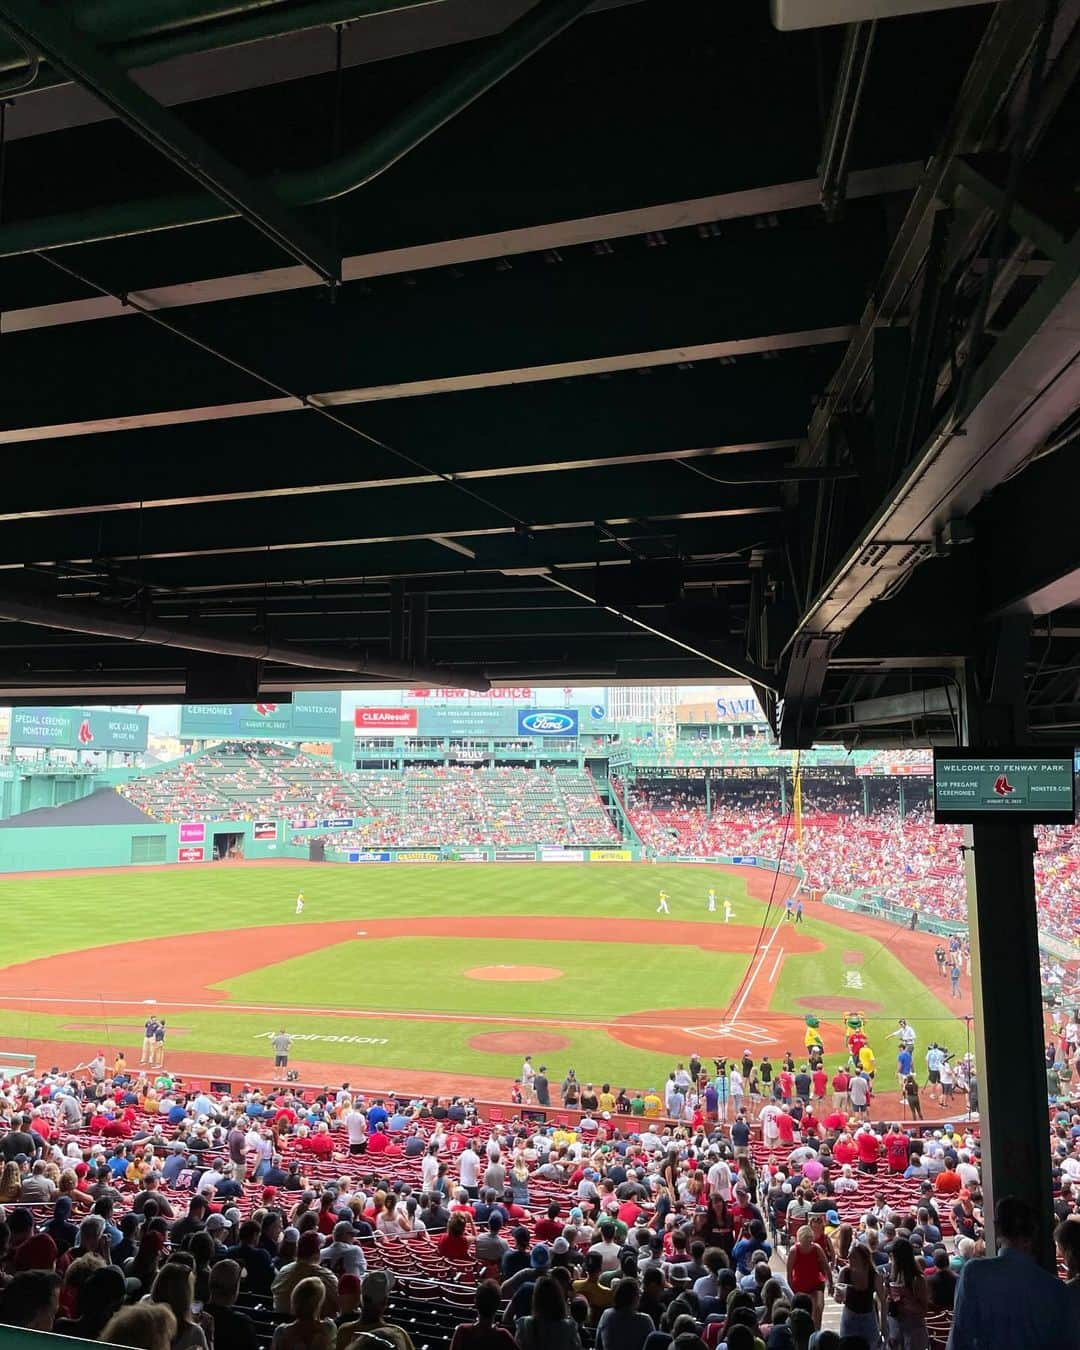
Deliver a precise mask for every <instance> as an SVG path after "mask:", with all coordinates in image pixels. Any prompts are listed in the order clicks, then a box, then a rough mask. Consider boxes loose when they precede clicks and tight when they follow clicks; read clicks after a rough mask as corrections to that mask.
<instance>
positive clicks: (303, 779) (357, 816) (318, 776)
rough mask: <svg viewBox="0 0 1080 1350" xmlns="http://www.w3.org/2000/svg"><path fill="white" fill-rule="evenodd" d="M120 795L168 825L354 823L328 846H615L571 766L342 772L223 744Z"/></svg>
mask: <svg viewBox="0 0 1080 1350" xmlns="http://www.w3.org/2000/svg"><path fill="white" fill-rule="evenodd" d="M119 791H120V792H121V794H122V795H123V796H124V797H125V798H127V800H129V801H130V802H132V803H133V804H134V805H136V806H138V807H139V808H140V809H141V810H143V811H145V812H147V814H149V815H150V816H152V817H153V818H155V819H157V820H161V821H167V822H175V821H187V820H208V821H209V820H220V821H229V820H248V819H252V818H255V817H259V816H268V817H273V818H284V819H285V820H286V821H287V822H289V823H292V824H294V825H295V824H297V823H298V822H300V821H307V820H316V819H318V818H320V817H322V818H325V817H337V816H344V817H348V818H350V819H352V820H353V822H354V824H353V825H352V827H350V828H348V829H343V830H335V831H332V832H330V833H328V834H326V839H327V845H328V847H329V848H331V849H348V848H373V847H380V848H384V847H388V846H399V847H405V848H410V847H437V846H439V845H443V844H446V845H476V844H496V845H504V844H505V845H514V844H522V845H525V844H537V843H551V844H580V845H585V846H587V845H591V844H611V843H617V842H618V840H619V832H618V830H617V829H616V828H615V825H614V824H613V822H612V820H611V818H610V817H609V815H608V813H607V810H606V809H605V807H604V804H603V803H602V802H601V800H600V798H599V796H598V795H597V792H596V788H595V785H594V784H593V782H592V779H591V778H590V777H589V775H588V774H587V773H584V772H581V771H580V770H574V769H559V770H555V771H550V770H546V769H523V768H510V767H503V768H494V769H488V768H483V769H471V768H448V767H447V768H416V769H410V770H407V771H405V772H403V773H397V772H395V773H390V772H388V771H385V770H372V769H366V770H357V771H348V770H343V769H341V768H340V767H339V766H337V765H336V764H332V763H331V762H330V761H328V760H319V759H316V758H314V757H313V756H310V755H306V754H304V753H302V752H300V751H292V750H286V749H283V748H281V747H278V746H274V745H267V746H262V745H252V746H236V745H222V746H216V747H214V748H213V749H211V750H207V751H204V752H203V753H202V754H199V755H193V756H191V757H190V758H188V759H185V760H182V761H180V762H179V763H176V764H172V765H169V766H167V767H165V768H163V769H161V770H160V771H158V772H157V773H151V774H145V775H142V776H140V777H138V778H132V779H129V780H128V781H127V782H125V783H123V784H122V785H121V787H120V788H119ZM324 833H325V832H324Z"/></svg>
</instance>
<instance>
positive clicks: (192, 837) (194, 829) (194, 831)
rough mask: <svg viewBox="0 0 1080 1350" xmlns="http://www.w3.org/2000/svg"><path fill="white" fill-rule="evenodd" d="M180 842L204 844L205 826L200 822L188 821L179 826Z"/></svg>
mask: <svg viewBox="0 0 1080 1350" xmlns="http://www.w3.org/2000/svg"><path fill="white" fill-rule="evenodd" d="M180 842H181V843H182V844H204V843H205V842H206V826H205V825H204V824H203V822H202V821H201V820H188V821H185V822H184V823H183V824H182V825H181V826H180Z"/></svg>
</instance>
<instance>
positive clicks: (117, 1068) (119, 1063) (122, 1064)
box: [112, 1050, 127, 1078]
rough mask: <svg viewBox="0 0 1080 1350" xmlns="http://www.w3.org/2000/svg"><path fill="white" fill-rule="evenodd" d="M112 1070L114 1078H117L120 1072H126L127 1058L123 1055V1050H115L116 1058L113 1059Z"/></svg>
mask: <svg viewBox="0 0 1080 1350" xmlns="http://www.w3.org/2000/svg"><path fill="white" fill-rule="evenodd" d="M112 1071H113V1077H114V1078H119V1077H120V1075H121V1074H122V1073H127V1059H126V1058H125V1056H124V1052H123V1050H118V1051H117V1052H116V1058H115V1059H114V1060H113V1066H112Z"/></svg>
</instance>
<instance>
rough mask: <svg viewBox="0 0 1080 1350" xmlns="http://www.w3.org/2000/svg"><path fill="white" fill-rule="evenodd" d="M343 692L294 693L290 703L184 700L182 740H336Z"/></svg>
mask: <svg viewBox="0 0 1080 1350" xmlns="http://www.w3.org/2000/svg"><path fill="white" fill-rule="evenodd" d="M340 735H341V695H340V694H312V693H296V694H293V699H292V702H291V703H185V704H184V705H183V706H182V707H181V709H180V739H181V740H185V741H196V740H199V741H201V740H215V741H228V740H244V741H251V740H266V741H336V740H337V739H338V738H339V737H340Z"/></svg>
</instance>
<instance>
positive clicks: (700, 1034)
mask: <svg viewBox="0 0 1080 1350" xmlns="http://www.w3.org/2000/svg"><path fill="white" fill-rule="evenodd" d="M679 1030H680V1031H682V1032H684V1033H685V1034H686V1035H687V1036H690V1037H693V1038H694V1039H696V1040H703V1041H716V1040H720V1039H721V1038H722V1037H725V1036H732V1037H734V1039H735V1040H737V1041H745V1042H746V1043H747V1045H775V1044H776V1037H775V1036H773V1035H772V1034H771V1032H769V1031H766V1029H765V1028H764V1027H758V1026H755V1025H754V1024H753V1022H706V1023H699V1024H698V1025H697V1026H692V1027H680V1028H679Z"/></svg>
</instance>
